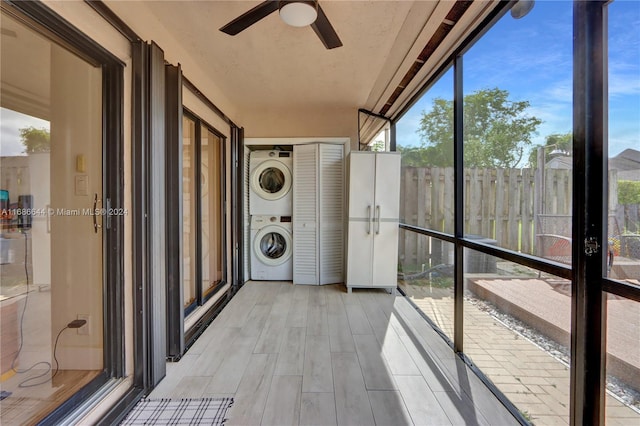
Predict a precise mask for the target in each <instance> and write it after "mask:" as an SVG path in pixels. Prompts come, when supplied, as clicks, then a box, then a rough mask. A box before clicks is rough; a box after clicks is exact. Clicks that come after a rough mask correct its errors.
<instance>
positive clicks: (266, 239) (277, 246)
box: [260, 232, 287, 259]
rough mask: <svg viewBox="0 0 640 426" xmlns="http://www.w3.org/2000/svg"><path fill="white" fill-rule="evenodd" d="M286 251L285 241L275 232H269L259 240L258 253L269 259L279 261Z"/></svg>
mask: <svg viewBox="0 0 640 426" xmlns="http://www.w3.org/2000/svg"><path fill="white" fill-rule="evenodd" d="M286 251H287V241H286V240H285V239H284V237H283V236H282V235H281V234H279V233H277V232H269V233H268V234H266V235H265V236H263V237H262V238H261V239H260V252H261V253H262V255H263V256H265V257H268V258H269V259H280V258H281V257H282V256H283V255H284V254H285V252H286Z"/></svg>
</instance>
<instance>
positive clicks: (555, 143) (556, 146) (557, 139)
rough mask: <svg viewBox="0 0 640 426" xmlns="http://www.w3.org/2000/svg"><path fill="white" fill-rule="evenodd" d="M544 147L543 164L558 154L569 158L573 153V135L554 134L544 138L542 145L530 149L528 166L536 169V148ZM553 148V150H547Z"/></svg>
mask: <svg viewBox="0 0 640 426" xmlns="http://www.w3.org/2000/svg"><path fill="white" fill-rule="evenodd" d="M541 147H544V148H545V150H544V161H545V163H546V162H547V161H549V160H551V159H552V158H553V156H554V154H557V153H558V152H559V153H561V155H566V156H570V155H571V154H572V153H573V134H572V133H571V132H567V133H554V134H551V135H548V136H547V137H545V141H544V145H536V146H534V147H533V148H531V151H530V152H529V166H530V167H531V168H534V169H535V168H536V167H537V166H538V148H541ZM551 147H553V149H549V148H551Z"/></svg>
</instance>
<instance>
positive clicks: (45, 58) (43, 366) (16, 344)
mask: <svg viewBox="0 0 640 426" xmlns="http://www.w3.org/2000/svg"><path fill="white" fill-rule="evenodd" d="M1 19H2V21H1V25H2V35H1V45H2V48H1V52H2V60H1V61H0V63H1V64H2V65H1V66H2V69H1V71H2V72H1V82H0V83H1V91H2V97H1V98H0V107H1V109H0V120H1V122H2V129H1V137H0V141H1V143H0V210H1V211H0V213H1V217H0V324H1V326H0V347H1V348H2V350H1V357H0V413H1V417H0V423H2V424H33V423H37V422H38V421H40V420H42V419H43V418H45V417H46V416H47V415H49V414H50V413H51V412H53V411H54V410H55V409H56V408H58V407H59V406H60V405H61V404H63V403H64V402H65V401H66V400H68V399H69V398H70V397H71V396H73V395H74V394H75V393H76V392H78V391H79V390H80V389H81V388H82V387H83V386H85V385H86V384H88V383H89V382H91V381H92V380H93V379H94V378H96V377H97V376H98V375H100V374H101V373H102V371H103V370H104V369H105V365H104V360H105V351H104V349H105V348H104V338H103V317H104V312H103V306H104V296H103V295H104V282H103V276H104V275H103V266H104V265H103V228H102V226H103V222H102V217H103V213H104V210H103V207H104V205H103V203H102V198H103V197H102V193H103V166H102V165H103V148H102V130H103V129H102V119H103V110H102V84H103V76H102V69H101V68H100V67H99V66H94V65H92V64H89V63H87V62H86V61H84V60H83V59H81V58H79V57H78V56H77V55H75V54H73V53H71V52H70V51H68V50H66V49H65V48H63V47H61V46H59V45H57V44H55V43H53V42H51V41H50V40H49V39H47V38H45V37H43V36H41V35H40V34H39V33H37V32H35V31H34V30H32V29H31V28H29V27H27V26H25V25H24V24H22V23H21V22H19V21H17V20H14V19H13V18H12V17H10V16H9V15H8V14H5V13H3V14H2V17H1ZM123 213H124V212H123Z"/></svg>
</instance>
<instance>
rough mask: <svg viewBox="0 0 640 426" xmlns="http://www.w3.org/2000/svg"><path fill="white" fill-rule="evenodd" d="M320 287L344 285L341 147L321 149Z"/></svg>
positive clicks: (342, 168) (321, 147)
mask: <svg viewBox="0 0 640 426" xmlns="http://www.w3.org/2000/svg"><path fill="white" fill-rule="evenodd" d="M318 148H319V154H320V157H319V161H318V165H319V169H320V170H319V171H320V188H319V192H318V198H319V202H320V206H319V207H320V235H319V236H320V258H319V261H320V284H333V283H341V282H343V269H344V268H343V257H344V256H343V244H344V243H343V237H342V235H343V232H344V231H343V204H344V201H343V200H344V199H343V186H344V166H343V151H342V150H343V147H342V145H329V144H320V145H319V147H318Z"/></svg>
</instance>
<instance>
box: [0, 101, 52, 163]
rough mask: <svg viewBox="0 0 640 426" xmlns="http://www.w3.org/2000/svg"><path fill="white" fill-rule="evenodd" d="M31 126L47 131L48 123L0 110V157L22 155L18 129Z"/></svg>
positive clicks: (22, 146) (7, 110)
mask: <svg viewBox="0 0 640 426" xmlns="http://www.w3.org/2000/svg"><path fill="white" fill-rule="evenodd" d="M30 126H33V127H35V128H37V129H47V130H48V129H49V122H48V121H46V120H41V119H39V118H35V117H32V116H30V115H25V114H21V113H19V112H16V111H12V110H10V109H7V108H0V136H1V137H2V140H1V141H0V157H10V156H15V155H23V152H24V145H22V142H21V141H20V131H19V130H20V129H24V128H26V127H30Z"/></svg>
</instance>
